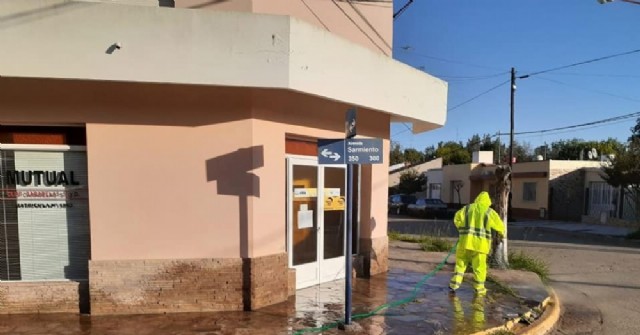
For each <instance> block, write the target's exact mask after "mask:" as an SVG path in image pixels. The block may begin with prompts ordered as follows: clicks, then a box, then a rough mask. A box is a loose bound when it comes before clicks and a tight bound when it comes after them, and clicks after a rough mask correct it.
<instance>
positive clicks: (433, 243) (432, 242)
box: [420, 237, 453, 252]
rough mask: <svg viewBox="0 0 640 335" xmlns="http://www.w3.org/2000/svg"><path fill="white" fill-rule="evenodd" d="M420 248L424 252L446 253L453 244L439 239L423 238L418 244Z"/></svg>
mask: <svg viewBox="0 0 640 335" xmlns="http://www.w3.org/2000/svg"><path fill="white" fill-rule="evenodd" d="M420 246H421V247H422V250H424V251H441V252H446V251H449V250H451V248H453V243H452V242H451V241H449V240H445V239H443V238H440V237H424V240H423V241H421V242H420Z"/></svg>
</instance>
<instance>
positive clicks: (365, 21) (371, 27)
mask: <svg viewBox="0 0 640 335" xmlns="http://www.w3.org/2000/svg"><path fill="white" fill-rule="evenodd" d="M346 1H347V3H348V4H349V6H351V8H353V10H354V11H355V12H356V14H358V16H360V18H361V19H362V21H364V23H365V24H366V25H367V26H369V29H371V30H372V31H373V33H374V34H376V36H378V38H379V39H380V40H381V41H382V43H384V45H385V46H386V47H387V48H389V50H393V47H392V46H391V45H389V43H387V40H385V39H384V37H382V35H381V34H380V32H379V31H378V29H376V27H374V26H373V25H372V24H371V22H369V19H367V17H366V16H365V15H364V14H362V12H361V11H360V9H358V7H357V6H356V5H354V4H353V0H346Z"/></svg>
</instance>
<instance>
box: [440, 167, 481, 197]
mask: <svg viewBox="0 0 640 335" xmlns="http://www.w3.org/2000/svg"><path fill="white" fill-rule="evenodd" d="M473 167H475V165H474V164H458V165H445V166H443V167H442V175H443V177H442V201H444V202H446V203H455V204H457V203H458V196H457V194H456V193H455V190H453V189H452V188H451V182H452V181H454V180H460V181H462V182H463V183H464V186H463V187H462V189H461V190H460V198H461V199H460V202H461V204H468V203H469V201H470V200H469V197H470V192H471V182H470V181H469V176H470V175H471V169H472V168H473ZM452 194H455V196H453V197H452Z"/></svg>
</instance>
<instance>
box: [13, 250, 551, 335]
mask: <svg viewBox="0 0 640 335" xmlns="http://www.w3.org/2000/svg"><path fill="white" fill-rule="evenodd" d="M445 256H446V253H428V252H424V251H421V250H419V248H418V246H417V245H412V244H409V243H403V242H392V243H391V247H390V264H391V269H390V271H389V272H388V273H387V274H383V275H378V276H375V277H373V278H370V279H360V278H358V279H356V280H355V282H354V283H355V286H354V292H353V305H354V318H357V317H358V315H359V314H361V313H367V312H369V311H372V310H373V309H375V308H376V307H378V306H380V305H382V304H385V303H389V302H392V301H396V300H400V299H405V298H407V297H411V296H412V293H413V292H414V287H415V286H416V284H417V283H418V282H420V280H421V279H422V278H423V276H424V275H425V274H426V273H427V272H429V271H431V270H432V269H433V268H435V267H436V265H437V263H439V262H440V261H441V260H442V259H443V258H444V257H445ZM453 261H454V256H452V257H451V258H450V259H449V262H448V265H447V266H446V267H445V268H444V269H443V270H442V271H440V272H439V273H437V274H436V275H435V276H434V277H432V278H431V279H429V280H427V281H426V282H425V284H424V286H423V287H422V288H420V289H419V290H418V292H417V295H416V297H415V299H413V301H412V302H410V303H407V304H404V305H401V306H398V307H392V308H389V309H384V310H382V311H381V312H380V313H379V314H378V315H375V316H372V317H368V318H365V319H361V320H358V321H357V322H358V323H359V324H360V325H361V326H362V328H363V330H362V332H360V333H362V334H411V333H414V334H427V335H428V334H439V335H442V334H453V335H457V334H469V333H473V332H475V331H479V330H483V329H487V328H491V327H495V326H498V325H500V324H503V323H504V322H505V321H506V319H507V318H513V317H515V316H516V315H518V314H520V313H524V312H526V311H528V310H529V309H530V308H531V307H533V306H534V305H536V304H538V303H539V302H540V301H542V300H543V299H544V298H546V290H545V289H544V287H543V286H542V285H541V283H540V282H539V280H537V277H535V276H534V277H533V279H532V277H530V276H528V275H531V274H529V273H521V272H519V271H504V272H495V273H494V274H493V275H494V276H495V277H497V278H498V279H499V280H500V281H501V282H503V283H505V284H507V285H509V286H510V287H512V288H513V289H515V290H516V291H517V292H518V294H520V295H522V296H524V297H525V299H522V298H516V297H513V296H511V295H508V294H506V293H501V292H500V291H499V290H498V289H497V288H496V287H495V286H492V284H491V283H489V284H488V285H487V287H488V289H489V294H488V295H487V296H486V297H484V298H478V297H476V296H475V295H474V294H473V291H472V289H471V287H470V285H469V284H468V283H469V280H468V279H465V283H464V284H463V287H462V288H461V289H460V290H459V291H458V294H457V295H456V296H455V297H451V296H449V294H448V289H447V285H448V282H449V279H450V273H451V264H453ZM532 282H533V284H532ZM343 300H344V281H335V282H330V283H326V284H322V285H319V286H315V287H311V288H307V289H303V290H299V291H298V292H297V294H296V296H295V297H291V298H290V299H289V301H287V302H285V303H281V304H278V305H275V306H270V307H266V308H263V309H261V310H258V311H254V312H224V313H178V314H165V315H133V316H78V315H70V314H49V315H46V314H44V315H8V316H0V333H1V334H13V335H36V334H38V335H39V334H43V335H44V334H47V335H56V334H59V335H76V334H82V335H89V334H90V335H97V334H101V335H102V334H104V335H111V334H113V335H115V334H118V335H147V334H148V335H151V334H154V335H155V334H172V335H195V334H197V335H214V334H216V335H218V334H233V335H236V334H237V335H241V334H296V333H298V334H300V332H299V331H300V330H304V329H306V328H314V327H320V326H323V325H326V324H329V323H332V322H335V321H339V320H341V319H342V318H343V313H344V306H343V304H342V302H343ZM313 333H314V332H309V333H308V334H313ZM318 333H319V332H316V334H318ZM343 333H345V332H344V331H341V330H338V329H330V330H326V331H323V332H322V334H343Z"/></svg>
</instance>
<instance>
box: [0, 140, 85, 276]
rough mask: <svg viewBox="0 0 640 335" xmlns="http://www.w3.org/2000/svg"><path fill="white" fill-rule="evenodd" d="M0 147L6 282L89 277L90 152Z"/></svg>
mask: <svg viewBox="0 0 640 335" xmlns="http://www.w3.org/2000/svg"><path fill="white" fill-rule="evenodd" d="M39 147H42V148H43V149H44V148H45V147H46V146H33V148H31V149H29V150H26V149H25V150H23V149H20V150H17V149H12V148H11V145H5V144H3V146H1V147H0V245H1V246H2V248H0V280H59V279H87V278H88V260H89V258H90V257H89V256H90V235H89V208H88V189H87V161H86V160H87V158H86V152H85V151H69V150H61V151H52V150H39V149H38V148H39Z"/></svg>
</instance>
